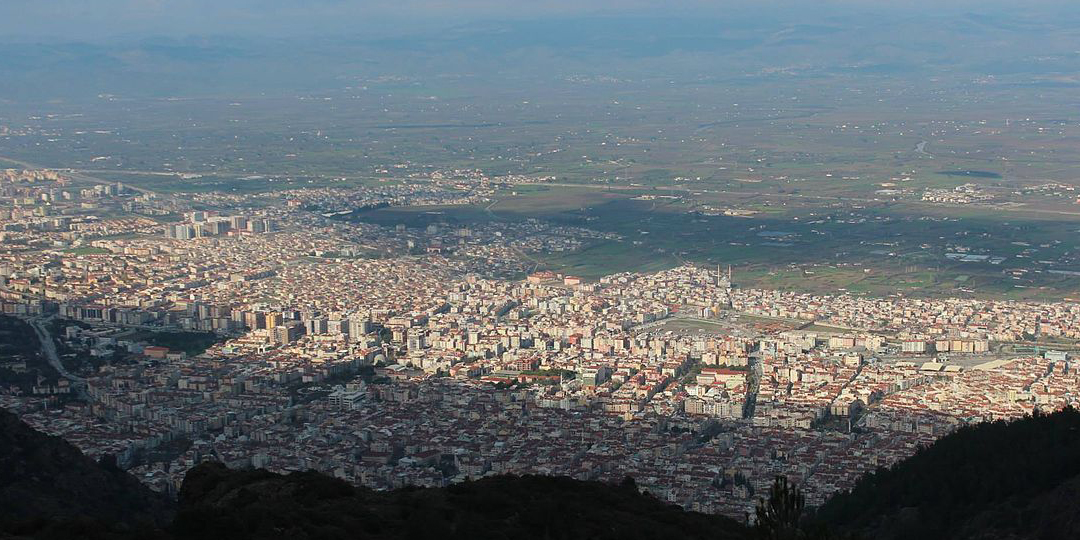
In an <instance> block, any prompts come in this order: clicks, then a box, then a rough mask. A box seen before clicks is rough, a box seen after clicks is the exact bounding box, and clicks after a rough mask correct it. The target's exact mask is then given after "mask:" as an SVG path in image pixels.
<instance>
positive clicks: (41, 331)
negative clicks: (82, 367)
mask: <svg viewBox="0 0 1080 540" xmlns="http://www.w3.org/2000/svg"><path fill="white" fill-rule="evenodd" d="M50 320H52V317H46V318H40V319H29V320H27V322H29V323H30V326H32V327H33V328H34V333H36V334H37V337H38V340H39V341H41V350H42V351H44V352H45V358H46V359H48V361H49V365H51V366H52V367H53V369H55V370H56V371H57V373H59V374H60V376H62V377H63V378H65V379H67V380H69V381H71V382H73V383H75V384H76V385H78V386H81V385H82V384H84V383H85V382H86V379H84V378H82V377H79V376H78V375H75V374H73V373H71V372H70V371H68V370H67V368H65V367H64V364H63V362H61V361H60V354H59V353H57V352H56V342H55V341H53V338H52V335H51V334H49V330H48V328H46V327H45V323H46V322H48V321H50Z"/></svg>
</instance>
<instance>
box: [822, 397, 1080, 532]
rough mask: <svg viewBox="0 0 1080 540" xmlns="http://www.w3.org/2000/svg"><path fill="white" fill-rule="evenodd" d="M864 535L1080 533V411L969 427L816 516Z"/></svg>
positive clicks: (867, 480) (863, 482) (869, 479)
mask: <svg viewBox="0 0 1080 540" xmlns="http://www.w3.org/2000/svg"><path fill="white" fill-rule="evenodd" d="M818 517H819V518H820V519H821V520H822V521H824V522H826V523H827V524H829V525H830V526H833V527H836V528H840V529H841V530H848V531H855V532H859V533H861V534H863V535H864V536H866V537H868V538H877V539H882V540H889V539H894V538H895V539H901V538H922V539H935V538H948V539H950V540H959V539H982V538H986V539H990V538H993V539H1008V538H1047V539H1050V538H1080V412H1078V411H1076V410H1074V409H1066V410H1064V411H1061V412H1057V413H1054V414H1050V415H1037V416H1034V417H1030V418H1023V419H1020V420H1015V421H1012V422H993V423H985V424H978V425H975V426H970V427H965V428H962V429H960V430H958V431H957V432H955V433H953V434H951V435H948V436H946V437H943V438H942V439H940V440H938V441H937V442H935V443H934V444H933V445H931V446H930V447H928V448H926V449H924V450H922V451H920V452H918V453H917V454H916V455H915V456H913V457H911V458H910V459H907V460H905V461H902V462H900V463H898V464H897V465H896V466H894V467H893V468H892V469H889V470H880V471H877V472H876V473H873V474H870V475H867V476H864V477H863V478H862V479H860V480H859V482H858V483H857V484H856V485H855V487H854V488H853V489H852V490H851V491H850V492H849V493H845V494H840V495H837V496H834V497H833V498H832V499H831V500H830V501H829V502H828V503H826V504H825V505H824V506H823V507H822V508H821V509H820V510H819V512H818Z"/></svg>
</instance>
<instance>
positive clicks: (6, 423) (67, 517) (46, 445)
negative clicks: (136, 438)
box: [0, 409, 173, 538]
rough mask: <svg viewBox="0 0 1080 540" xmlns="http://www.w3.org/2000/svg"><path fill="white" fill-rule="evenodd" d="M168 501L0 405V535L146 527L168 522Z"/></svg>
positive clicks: (54, 534) (56, 534) (62, 535)
mask: <svg viewBox="0 0 1080 540" xmlns="http://www.w3.org/2000/svg"><path fill="white" fill-rule="evenodd" d="M172 506H173V505H172V503H171V502H169V501H167V500H166V499H164V498H163V497H161V496H159V495H158V494H157V493H155V492H153V491H151V490H150V489H148V488H146V487H145V486H143V485H142V484H140V483H139V482H138V481H137V480H136V479H135V478H134V477H132V476H131V475H129V474H127V473H126V472H124V471H122V470H120V469H117V468H116V467H115V466H112V467H110V466H107V465H102V464H99V463H97V462H95V461H94V460H92V459H90V458H88V457H86V456H84V455H83V454H82V452H80V451H79V449H78V448H75V447H74V446H72V445H71V444H70V443H68V442H67V441H65V440H63V439H61V438H59V437H52V436H49V435H45V434H43V433H40V432H38V431H35V430H33V429H31V428H30V427H29V426H27V425H26V424H24V423H23V422H22V421H21V420H19V418H18V417H17V416H15V415H14V414H11V413H10V412H7V411H5V410H3V409H0V537H2V536H3V534H5V533H6V534H10V535H16V536H22V535H25V536H31V537H60V538H66V537H78V536H85V534H89V533H88V532H87V531H95V532H105V531H109V530H113V529H114V528H116V530H118V531H123V532H135V531H139V530H140V529H145V530H151V529H153V528H154V526H155V525H158V526H160V525H164V524H166V523H168V520H169V518H170V517H171V515H172ZM117 525H122V527H118V528H117V527H116V526H117ZM77 531H83V532H82V533H78V534H77V533H76V532H77Z"/></svg>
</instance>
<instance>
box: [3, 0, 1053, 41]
mask: <svg viewBox="0 0 1080 540" xmlns="http://www.w3.org/2000/svg"><path fill="white" fill-rule="evenodd" d="M999 3H1000V4H1004V5H1008V4H1010V2H995V1H985V0H984V1H980V2H975V1H969V0H938V1H934V2H931V1H928V0H916V1H914V2H913V1H911V0H904V1H895V0H754V1H750V0H742V1H738V2H732V1H725V0H711V1H706V0H681V1H680V0H675V1H671V0H667V1H665V0H352V1H350V0H0V37H3V38H7V39H13V38H14V39H27V38H29V39H34V40H47V41H52V40H68V39H78V40H87V39H95V38H104V39H108V38H114V37H118V36H127V37H143V36H148V35H171V36H182V35H193V34H196V35H198V34H218V35H263V36H266V35H270V36H274V35H277V36H301V35H317V34H324V35H325V34H342V33H349V34H365V33H370V34H372V35H380V36H381V35H395V34H411V33H414V32H416V31H417V30H423V29H425V28H435V27H445V26H450V25H453V24H459V23H462V22H468V21H473V20H483V19H505V18H518V17H536V16H565V15H584V14H595V13H599V14H647V13H663V14H673V13H674V14H677V13H679V12H683V13H702V14H708V15H710V16H723V14H724V13H725V12H728V11H730V10H732V9H737V10H740V11H746V10H748V9H752V10H756V11H759V12H760V13H761V14H762V16H792V15H793V11H795V12H820V11H822V10H824V11H829V12H836V13H842V12H843V11H846V10H868V9H870V10H875V11H876V10H881V9H890V10H896V9H902V10H907V11H909V12H912V13H918V12H919V11H926V10H928V11H929V12H931V13H940V12H941V11H943V10H950V9H952V10H969V9H971V10H986V9H993V8H991V7H989V6H991V5H994V4H999ZM1011 3H1012V4H1013V5H1015V4H1017V3H1020V4H1023V6H1024V7H1023V9H1030V8H1031V7H1032V5H1036V6H1040V7H1049V6H1061V5H1068V4H1070V2H1061V1H1057V0H1034V1H1032V0H1027V1H1025V2H1011ZM748 4H751V5H752V7H748V6H747V5H748ZM897 4H902V6H903V7H897V6H896V5H897Z"/></svg>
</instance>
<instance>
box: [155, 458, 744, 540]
mask: <svg viewBox="0 0 1080 540" xmlns="http://www.w3.org/2000/svg"><path fill="white" fill-rule="evenodd" d="M180 506H181V509H180V512H179V514H178V515H177V518H176V521H175V522H174V524H173V527H172V532H173V534H174V535H175V536H177V537H180V538H200V537H212V536H220V537H229V538H281V537H288V538H315V537H318V538H463V539H464V538H582V539H584V538H612V539H614V538H711V539H725V538H747V537H748V532H747V530H746V529H745V528H744V527H743V526H742V525H741V524H739V523H737V522H735V521H733V520H731V519H727V518H723V517H717V516H708V515H704V514H698V513H693V512H685V511H683V510H681V509H680V508H678V507H676V506H671V505H668V504H666V503H663V502H661V501H659V500H657V499H655V498H652V497H649V496H646V495H642V494H640V493H638V492H637V490H636V489H635V488H634V487H633V486H632V484H627V485H622V486H611V485H607V484H601V483H598V482H582V481H577V480H573V479H569V478H552V477H543V476H522V477H514V476H500V477H493V478H485V479H482V480H477V481H474V482H466V483H463V484H456V485H453V486H450V487H447V488H443V489H402V490H397V491H393V492H374V491H371V490H367V489H364V488H354V487H353V486H351V485H349V484H347V483H345V482H343V481H340V480H336V479H333V478H329V477H326V476H324V475H321V474H317V473H294V474H290V475H278V474H273V473H269V472H266V471H261V470H259V471H230V470H228V469H226V468H225V467H224V466H223V465H220V464H210V463H208V464H203V465H200V466H199V467H197V468H195V469H193V470H192V471H191V472H190V473H189V474H188V476H187V479H186V480H185V481H184V486H183V489H182V490H181V493H180Z"/></svg>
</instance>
